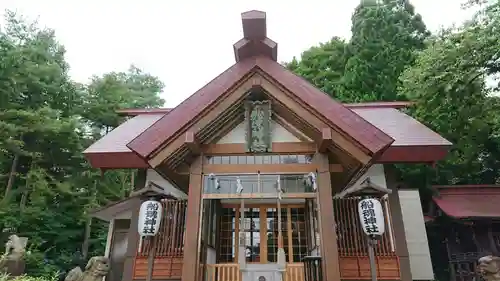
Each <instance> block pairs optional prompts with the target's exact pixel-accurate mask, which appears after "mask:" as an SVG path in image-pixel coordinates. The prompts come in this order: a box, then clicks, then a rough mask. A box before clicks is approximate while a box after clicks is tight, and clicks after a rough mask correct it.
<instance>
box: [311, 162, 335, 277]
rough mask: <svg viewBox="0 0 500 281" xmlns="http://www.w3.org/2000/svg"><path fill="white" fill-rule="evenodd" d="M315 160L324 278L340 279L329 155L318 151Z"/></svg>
mask: <svg viewBox="0 0 500 281" xmlns="http://www.w3.org/2000/svg"><path fill="white" fill-rule="evenodd" d="M313 162H314V163H315V164H316V165H318V166H319V170H318V178H317V180H318V197H317V203H318V207H319V208H318V209H319V211H318V222H319V229H320V237H321V242H320V246H321V256H322V258H323V259H322V263H323V272H324V275H323V276H324V277H323V278H324V280H340V265H339V252H338V248H337V232H336V230H335V227H334V226H335V217H334V210H333V196H332V185H331V180H330V172H329V170H328V167H329V163H328V156H327V155H326V154H323V153H316V154H315V155H314V157H313Z"/></svg>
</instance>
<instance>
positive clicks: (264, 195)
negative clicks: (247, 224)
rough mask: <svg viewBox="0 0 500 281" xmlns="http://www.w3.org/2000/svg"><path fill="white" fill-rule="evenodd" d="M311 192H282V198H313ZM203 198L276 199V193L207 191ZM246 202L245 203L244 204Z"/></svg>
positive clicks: (313, 194)
mask: <svg viewBox="0 0 500 281" xmlns="http://www.w3.org/2000/svg"><path fill="white" fill-rule="evenodd" d="M315 197H316V194H315V193H313V192H309V193H307V192H301V193H283V195H282V198H283V199H306V198H315ZM203 199H276V193H242V194H229V193H226V194H222V193H220V194H219V193H207V194H203ZM246 205H247V203H245V206H246Z"/></svg>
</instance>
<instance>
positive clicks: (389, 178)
mask: <svg viewBox="0 0 500 281" xmlns="http://www.w3.org/2000/svg"><path fill="white" fill-rule="evenodd" d="M384 175H385V180H386V183H387V188H389V189H391V190H392V193H391V194H388V195H387V196H388V199H389V210H390V214H391V220H392V226H393V227H392V230H393V232H394V242H395V244H396V255H397V256H398V258H399V272H400V274H401V281H411V280H413V277H412V274H411V268H410V254H409V253H408V243H407V241H406V233H405V227H404V223H405V222H404V221H403V213H402V210H401V202H400V201H399V192H398V183H397V178H396V169H395V168H394V167H393V166H392V165H389V164H386V165H384Z"/></svg>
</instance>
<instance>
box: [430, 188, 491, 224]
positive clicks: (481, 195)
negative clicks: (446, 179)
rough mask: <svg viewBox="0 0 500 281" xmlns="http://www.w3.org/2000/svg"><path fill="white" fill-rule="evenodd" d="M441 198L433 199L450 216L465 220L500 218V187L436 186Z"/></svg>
mask: <svg viewBox="0 0 500 281" xmlns="http://www.w3.org/2000/svg"><path fill="white" fill-rule="evenodd" d="M436 188H437V189H438V191H439V196H435V197H434V198H433V200H434V202H435V203H436V204H437V205H438V207H439V208H440V209H441V210H442V211H443V212H444V213H445V214H446V215H448V216H450V217H454V218H458V219H463V218H495V217H500V207H499V205H498V204H499V202H500V186H496V185H460V186H436Z"/></svg>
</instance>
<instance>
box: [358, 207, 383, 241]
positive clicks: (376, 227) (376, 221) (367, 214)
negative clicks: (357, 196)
mask: <svg viewBox="0 0 500 281" xmlns="http://www.w3.org/2000/svg"><path fill="white" fill-rule="evenodd" d="M358 212H359V219H360V221H361V226H362V227H363V231H364V232H365V234H366V235H370V236H380V235H382V234H384V231H385V219H384V210H383V209H382V204H380V201H378V200H377V199H374V198H368V199H362V200H361V201H359V203H358Z"/></svg>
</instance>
